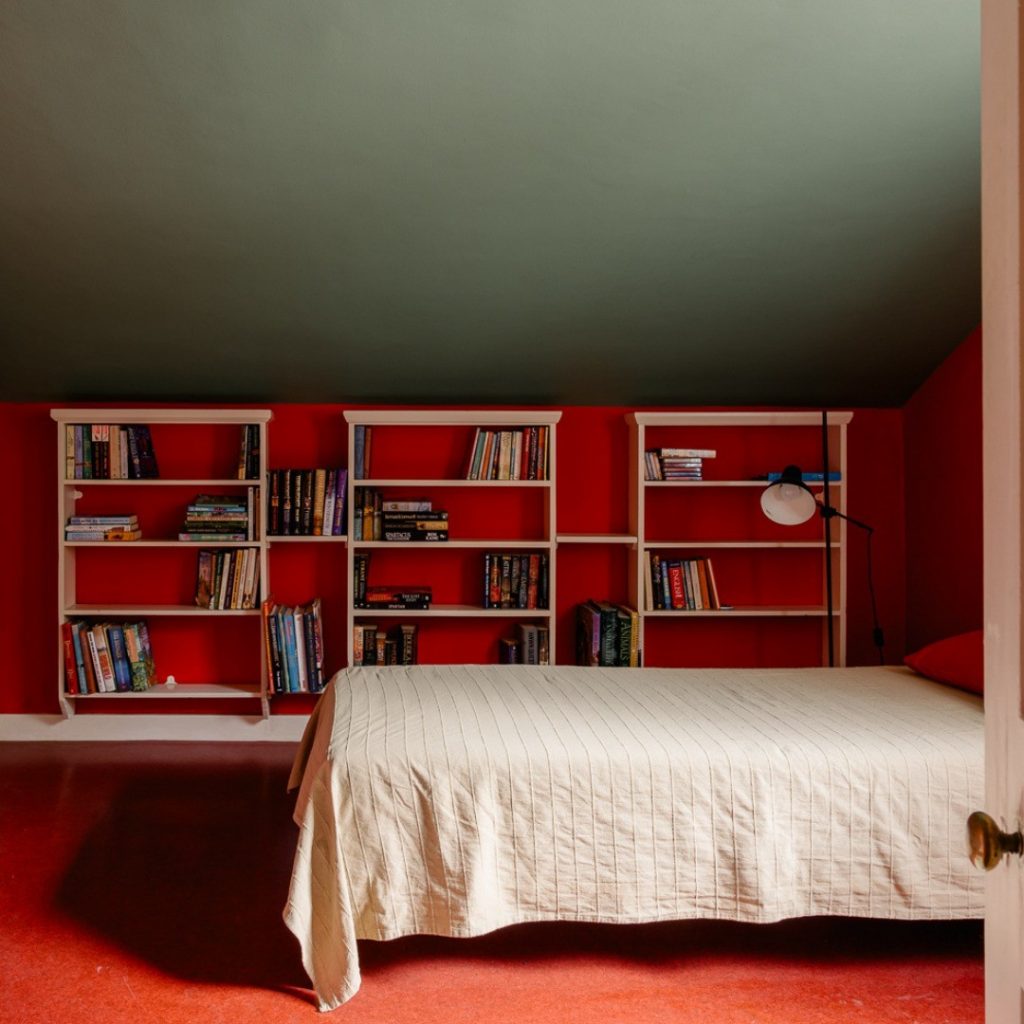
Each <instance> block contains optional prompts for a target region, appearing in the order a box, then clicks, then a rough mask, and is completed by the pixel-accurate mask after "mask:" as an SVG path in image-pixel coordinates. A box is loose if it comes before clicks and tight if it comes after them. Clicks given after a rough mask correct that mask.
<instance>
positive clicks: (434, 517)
mask: <svg viewBox="0 0 1024 1024" xmlns="http://www.w3.org/2000/svg"><path fill="white" fill-rule="evenodd" d="M380 516H381V539H382V540H391V541H424V542H426V541H445V540H447V539H448V513H447V512H445V511H443V510H441V509H435V508H433V506H432V504H431V502H429V501H427V500H425V499H413V500H404V501H382V502H381V511H380Z"/></svg>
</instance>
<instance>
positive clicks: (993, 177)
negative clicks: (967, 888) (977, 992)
mask: <svg viewBox="0 0 1024 1024" xmlns="http://www.w3.org/2000/svg"><path fill="white" fill-rule="evenodd" d="M1021 29H1022V19H1021V12H1020V10H1019V9H1018V5H1017V0H982V40H981V82H982V133H981V134H982V325H983V331H984V342H983V361H984V368H983V379H984V402H983V408H984V464H985V465H984V468H985V517H984V524H985V556H984V571H985V757H986V765H985V771H986V782H985V790H986V792H985V799H986V803H987V806H986V807H985V810H986V811H987V812H988V813H989V814H990V815H991V816H992V817H993V818H994V819H996V821H997V822H998V823H999V824H1000V826H1001V827H1002V828H1003V829H1004V830H1006V831H1008V832H1014V831H1016V830H1017V829H1018V828H1019V827H1020V823H1021V820H1022V818H1024V720H1022V703H1024V690H1022V686H1021V679H1022V675H1024V673H1022V666H1024V648H1022V646H1021V638H1022V632H1021V615H1022V613H1024V602H1022V592H1024V561H1022V545H1021V534H1022V530H1024V518H1022V510H1021V482H1022V467H1021V452H1022V451H1024V443H1022V442H1024V423H1022V420H1021V389H1022V387H1024V378H1022V376H1021V352H1020V343H1021V320H1022V314H1024V309H1022V306H1021V269H1022V258H1021V244H1022V237H1024V236H1022V231H1021V211H1022V204H1021V189H1022V178H1021V170H1022V163H1021V143H1022V138H1021V91H1022V86H1024V79H1022V77H1021ZM935 514H936V515H941V514H942V509H941V503H937V505H936V508H935ZM1022 897H1024V865H1022V860H1021V858H1020V857H1017V856H1006V857H1004V858H1003V860H1002V862H1001V863H1000V864H999V865H998V866H997V867H995V868H994V869H993V870H992V871H990V872H989V874H988V891H987V909H986V914H985V1019H986V1021H987V1024H1022V1022H1024V934H1022V927H1024V912H1022Z"/></svg>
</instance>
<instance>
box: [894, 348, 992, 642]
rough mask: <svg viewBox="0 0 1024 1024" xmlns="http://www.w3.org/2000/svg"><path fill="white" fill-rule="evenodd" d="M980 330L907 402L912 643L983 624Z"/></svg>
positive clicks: (909, 630)
mask: <svg viewBox="0 0 1024 1024" xmlns="http://www.w3.org/2000/svg"><path fill="white" fill-rule="evenodd" d="M981 410H982V406H981V329H980V328H979V329H978V330H977V331H975V332H974V333H973V334H971V335H970V337H968V338H967V339H966V341H964V342H963V343H962V344H961V345H960V346H959V347H958V348H957V349H956V350H955V351H954V352H953V353H952V355H950V356H949V358H947V359H946V361H945V362H944V363H942V365H941V366H940V367H939V368H938V369H937V370H936V371H935V372H934V373H933V374H932V375H931V376H930V377H929V378H928V380H926V381H925V382H924V384H922V385H921V387H920V388H919V389H918V390H917V392H915V394H914V396H913V397H912V398H911V399H910V401H909V402H908V403H907V404H906V406H905V408H904V433H905V441H906V485H905V486H906V503H907V648H908V650H911V651H913V650H916V649H917V648H919V647H922V646H923V645H924V644H928V643H931V642H932V641H934V640H941V639H942V638H943V637H947V636H952V635H955V634H957V633H964V632H967V631H968V630H972V629H978V628H979V627H980V626H981V622H982V479H981V455H982V440H981V422H982V411H981Z"/></svg>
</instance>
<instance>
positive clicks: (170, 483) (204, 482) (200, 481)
mask: <svg viewBox="0 0 1024 1024" xmlns="http://www.w3.org/2000/svg"><path fill="white" fill-rule="evenodd" d="M99 412H100V410H97V413H99ZM62 483H63V484H64V486H65V487H256V488H260V487H262V486H263V485H262V483H261V482H260V481H259V480H239V479H238V478H237V477H225V478H223V479H216V480H213V479H209V478H200V477H196V478H194V479H184V478H181V479H172V478H168V477H159V478H157V479H155V480H128V479H120V480H92V479H89V478H82V479H77V480H68V479H67V478H65V479H64V480H63V481H62Z"/></svg>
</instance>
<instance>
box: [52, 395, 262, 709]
mask: <svg viewBox="0 0 1024 1024" xmlns="http://www.w3.org/2000/svg"><path fill="white" fill-rule="evenodd" d="M50 415H51V418H52V419H53V420H55V421H56V423H57V425H58V431H57V520H58V523H57V529H58V538H57V543H58V574H57V578H58V585H57V591H58V592H57V624H58V631H57V644H58V647H61V639H60V626H61V625H62V624H63V623H64V622H66V621H69V620H77V619H82V620H86V621H92V620H95V621H96V622H100V621H103V620H115V621H116V620H139V619H144V620H147V621H148V620H153V622H152V626H151V630H150V632H151V635H153V634H155V635H154V637H153V639H154V643H153V647H154V655H155V662H156V672H157V678H158V679H160V680H162V682H160V683H159V684H158V685H155V686H151V687H150V688H149V689H148V690H143V691H140V692H107V693H86V694H82V693H79V694H70V693H68V692H67V689H66V687H65V664H64V657H63V652H62V653H61V657H60V660H59V665H60V669H59V677H58V695H59V703H60V708H61V710H62V712H63V713H64V715H65V716H66V717H70V716H71V715H72V714H73V713H74V710H75V705H76V704H77V702H78V701H81V700H88V701H90V702H92V701H94V700H95V701H98V702H101V701H104V700H108V699H112V700H119V701H126V700H140V701H147V700H150V699H153V698H159V699H161V700H164V701H166V700H171V699H175V700H196V699H201V700H210V699H213V700H218V701H220V700H224V699H231V700H237V699H241V700H244V701H246V702H251V703H252V704H253V705H255V706H256V707H259V709H260V711H261V713H262V715H263V716H264V717H266V715H267V714H268V713H269V707H268V691H267V677H266V666H265V662H264V658H263V656H262V649H263V645H262V639H261V630H260V625H259V623H260V611H259V602H260V600H261V598H262V595H263V594H264V593H267V592H268V588H269V584H270V566H269V560H268V557H267V556H268V545H267V541H266V537H265V533H264V530H263V528H262V526H261V525H259V526H258V527H257V528H256V530H255V531H254V536H253V539H252V540H249V541H216V542H213V541H209V542H207V541H204V542H199V541H189V540H180V539H177V533H178V524H180V522H181V519H182V517H183V515H184V508H185V506H186V505H187V504H188V502H189V501H190V500H191V499H192V498H193V497H194V496H195V494H197V493H201V492H207V493H220V492H227V493H232V494H238V495H244V494H246V489H247V488H252V489H253V492H254V506H255V507H256V508H261V506H262V504H263V481H264V480H265V479H266V451H267V423H268V422H269V421H270V419H271V412H270V411H269V410H267V409H168V408H134V409H115V408H80V409H53V410H51V413H50ZM78 424H119V425H121V424H144V425H146V426H147V427H149V428H150V429H151V431H152V435H153V447H154V451H155V454H156V458H157V462H158V465H159V467H160V472H161V476H159V477H157V478H146V479H127V478H120V479H105V478H104V479H89V478H85V479H83V478H74V477H69V475H68V461H67V460H68V457H69V452H68V451H67V441H66V437H67V433H66V428H67V427H69V426H74V425H78ZM245 424H254V425H256V427H257V429H258V435H259V464H258V468H257V473H256V476H255V477H254V478H252V479H239V478H238V477H237V476H230V475H229V474H230V473H231V472H232V471H233V470H235V469H236V466H237V461H238V456H239V449H240V444H241V432H240V430H239V428H240V427H242V426H243V425H245ZM170 432H175V433H179V432H180V433H181V434H183V435H184V436H183V437H180V438H176V439H175V440H176V442H177V443H175V444H173V445H170V444H169V445H166V446H161V441H162V440H165V439H168V438H169V437H170ZM122 513H137V514H138V515H139V519H140V524H141V526H142V528H143V536H142V539H140V540H132V541H106V540H99V541H69V540H66V539H65V525H66V524H67V522H68V520H69V518H70V517H71V516H73V515H76V514H78V515H81V514H85V515H109V514H122ZM256 523H257V524H261V523H262V515H260V514H258V515H257V518H256ZM204 548H205V549H222V548H223V549H238V550H241V549H245V548H252V549H254V550H255V551H256V552H257V557H258V564H259V574H260V578H259V590H258V593H257V595H256V607H255V608H251V609H250V608H246V609H242V608H231V609H224V610H210V609H207V608H199V607H197V606H196V605H195V604H194V603H191V602H190V601H189V600H188V599H189V598H190V597H192V591H193V589H194V586H195V574H196V559H197V552H198V551H199V550H201V549H204ZM185 551H188V552H189V555H191V557H189V555H185V554H184V552H185ZM143 552H149V556H148V558H147V556H146V555H144V554H142V553H143ZM140 558H147V566H146V569H145V571H144V572H142V573H139V572H135V571H133V569H134V566H137V565H138V559H140ZM153 559H160V562H159V564H160V566H161V569H162V571H161V572H154V571H153V568H152V566H153ZM85 560H88V562H89V564H88V566H86V565H85V564H84V561H85ZM86 569H87V570H88V571H84V570H86ZM140 577H141V578H140ZM154 594H156V595H157V596H154ZM236 622H237V623H239V624H240V625H242V626H243V627H244V631H245V633H244V637H245V638H244V643H245V646H246V647H247V648H248V657H247V658H244V659H238V658H237V657H235V658H232V659H230V660H231V661H232V662H237V661H239V660H241V662H242V664H241V665H237V666H232V671H231V672H230V673H229V674H228V675H229V677H228V678H226V679H223V680H209V679H195V678H190V670H189V659H188V657H187V651H185V650H184V649H183V648H184V646H185V645H183V644H181V643H180V639H181V637H184V636H191V635H193V634H192V631H193V630H194V629H199V630H201V631H202V633H201V642H202V645H203V646H205V647H211V646H213V647H215V646H216V645H217V644H218V643H219V642H220V639H221V638H220V636H218V632H223V631H224V630H225V629H226V628H227V626H228V624H229V623H236ZM165 624H166V625H165ZM210 631H212V632H210ZM240 639H241V637H240V636H239V634H238V633H237V631H236V629H235V628H234V627H232V628H231V637H230V643H231V644H232V645H233V644H235V643H237V642H239V640H240ZM225 642H228V641H225ZM168 677H174V682H173V683H172V684H170V685H168V683H167V679H168Z"/></svg>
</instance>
